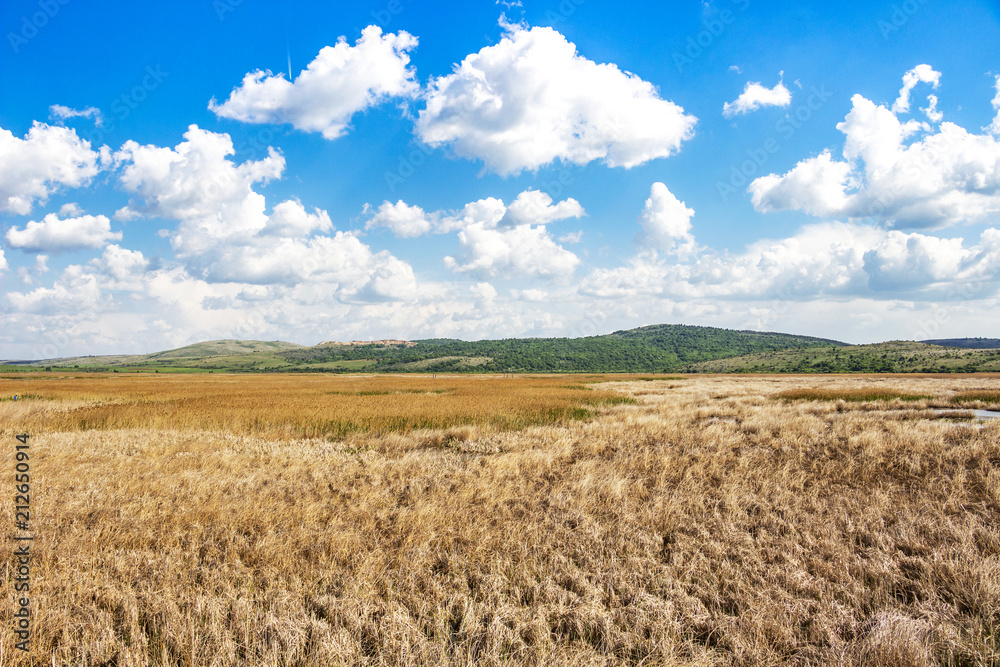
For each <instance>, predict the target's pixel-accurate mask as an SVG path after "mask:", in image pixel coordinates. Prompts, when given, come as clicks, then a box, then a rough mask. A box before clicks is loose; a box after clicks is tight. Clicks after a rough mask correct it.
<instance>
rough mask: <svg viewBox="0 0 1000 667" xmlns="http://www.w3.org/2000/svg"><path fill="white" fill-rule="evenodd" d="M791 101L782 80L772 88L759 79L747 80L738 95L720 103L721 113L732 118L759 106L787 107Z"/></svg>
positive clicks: (754, 109)
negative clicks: (733, 98)
mask: <svg viewBox="0 0 1000 667" xmlns="http://www.w3.org/2000/svg"><path fill="white" fill-rule="evenodd" d="M791 103H792V93H791V91H789V90H788V88H786V87H785V83H784V82H783V81H778V83H777V84H775V86H774V87H773V88H768V87H766V86H764V85H763V84H761V83H760V82H759V81H749V82H747V85H746V86H745V87H744V88H743V92H742V93H740V96H739V97H737V98H736V99H735V100H734V101H732V102H726V103H725V104H723V105H722V115H723V116H725V117H726V118H732V117H733V116H739V115H742V114H746V113H750V112H751V111H756V110H757V109H760V108H761V107H787V106H788V105H789V104H791Z"/></svg>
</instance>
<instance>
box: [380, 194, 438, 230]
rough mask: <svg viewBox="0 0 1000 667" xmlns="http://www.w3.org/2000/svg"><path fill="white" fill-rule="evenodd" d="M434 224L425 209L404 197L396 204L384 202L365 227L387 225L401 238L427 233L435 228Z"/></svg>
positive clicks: (386, 226)
mask: <svg viewBox="0 0 1000 667" xmlns="http://www.w3.org/2000/svg"><path fill="white" fill-rule="evenodd" d="M433 226H434V224H433V223H432V222H431V220H430V219H429V218H428V217H427V214H426V213H425V212H424V209H422V208H420V207H419V206H410V205H408V204H407V203H406V202H404V201H403V200H402V199H401V200H399V201H397V202H396V203H395V204H391V203H389V202H387V201H384V202H382V205H381V206H379V207H378V209H377V210H376V211H375V215H373V216H372V217H371V218H370V219H369V220H368V222H367V223H365V227H366V228H368V229H371V228H372V227H385V228H387V229H389V230H390V231H392V233H393V234H395V235H396V236H398V237H400V238H404V239H405V238H413V237H415V236H420V235H422V234H426V233H428V232H429V231H431V229H432V228H433Z"/></svg>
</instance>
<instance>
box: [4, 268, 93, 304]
mask: <svg viewBox="0 0 1000 667" xmlns="http://www.w3.org/2000/svg"><path fill="white" fill-rule="evenodd" d="M7 299H8V300H9V301H10V304H11V306H12V307H13V308H14V310H16V311H20V312H24V313H33V314H38V315H51V314H54V313H73V312H81V311H90V312H92V311H94V309H95V308H97V307H98V306H99V305H101V304H102V302H103V303H106V302H107V301H109V300H110V299H109V297H107V296H106V295H103V294H102V292H101V286H100V284H99V283H98V279H97V276H95V275H94V274H93V273H91V272H88V271H86V270H85V269H84V268H83V267H82V266H79V265H76V264H73V265H71V266H69V267H67V268H66V270H65V271H63V273H62V275H61V276H60V277H59V278H58V279H57V280H56V281H55V283H54V284H53V285H52V287H38V288H36V289H34V290H32V291H30V292H8V293H7Z"/></svg>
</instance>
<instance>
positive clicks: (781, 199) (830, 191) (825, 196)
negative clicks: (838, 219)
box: [748, 151, 851, 216]
mask: <svg viewBox="0 0 1000 667" xmlns="http://www.w3.org/2000/svg"><path fill="white" fill-rule="evenodd" d="M850 176H851V165H850V164H848V163H846V162H839V161H837V160H834V159H833V156H832V155H831V154H830V152H829V151H823V152H822V153H820V154H819V155H817V156H816V157H813V158H808V159H806V160H803V161H801V162H799V163H798V164H797V165H795V167H794V168H792V170H791V171H789V172H788V173H786V174H784V175H783V176H778V175H776V174H769V175H767V176H761V177H760V178H758V179H756V180H754V181H753V182H752V183H751V184H750V187H749V188H748V192H750V196H751V201H752V202H753V205H754V208H756V209H757V210H758V211H761V212H763V213H767V212H770V211H781V210H789V209H791V210H799V211H805V212H806V213H809V214H810V215H816V216H827V215H837V214H839V213H841V212H843V211H844V210H845V209H846V208H847V204H848V196H847V194H846V193H845V192H844V190H845V188H846V187H847V183H848V181H849V179H850Z"/></svg>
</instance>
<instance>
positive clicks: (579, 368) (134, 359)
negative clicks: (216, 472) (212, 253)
mask: <svg viewBox="0 0 1000 667" xmlns="http://www.w3.org/2000/svg"><path fill="white" fill-rule="evenodd" d="M844 345H845V343H841V342H839V341H835V340H829V339H826V338H815V337H811V336H797V335H793V334H784V333H776V332H761V331H737V330H733V329H719V328H715V327H701V326H690V325H683V324H657V325H650V326H644V327H640V328H637V329H628V330H623V331H615V332H613V333H610V334H607V335H603V336H588V337H584V338H506V339H502V340H481V341H463V340H455V339H443V338H438V339H427V340H414V341H407V340H399V339H389V338H387V339H380V340H371V341H360V340H356V341H350V342H341V341H326V342H323V343H320V344H319V345H315V346H312V347H307V346H304V345H297V344H295V343H287V342H283V341H266V342H265V341H255V340H248V341H244V340H235V339H226V340H216V341H206V342H203V343H195V344H192V345H186V346H184V347H181V348H177V349H175V350H165V351H162V352H156V353H153V354H146V355H127V356H125V355H109V356H91V357H72V358H65V359H47V360H40V361H22V362H9V363H8V364H6V366H7V368H9V369H11V370H16V369H28V368H30V369H33V370H38V369H39V368H43V369H49V368H51V369H52V370H57V369H58V370H71V371H82V370H90V371H112V372H133V371H146V372H171V371H176V372H182V371H183V372H215V371H219V372H369V373H421V372H432V373H438V372H449V373H461V372H479V373H511V372H513V373H553V372H555V373H558V372H561V373H582V372H587V373H614V372H619V373H655V372H669V371H674V370H677V369H679V368H681V367H683V366H687V365H690V364H694V363H697V362H701V361H708V360H713V359H725V358H729V357H736V356H739V355H747V354H755V353H767V352H773V351H777V350H788V349H799V348H814V347H817V346H824V347H826V348H830V347H843V346H844Z"/></svg>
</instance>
